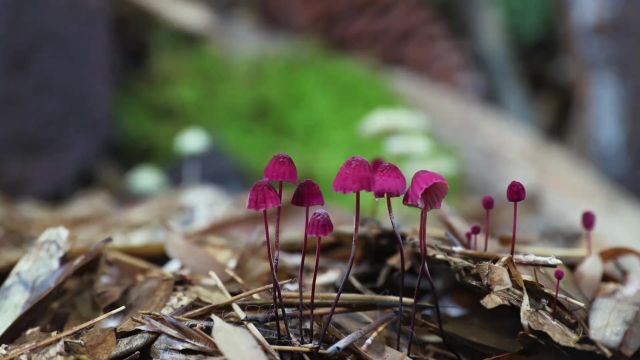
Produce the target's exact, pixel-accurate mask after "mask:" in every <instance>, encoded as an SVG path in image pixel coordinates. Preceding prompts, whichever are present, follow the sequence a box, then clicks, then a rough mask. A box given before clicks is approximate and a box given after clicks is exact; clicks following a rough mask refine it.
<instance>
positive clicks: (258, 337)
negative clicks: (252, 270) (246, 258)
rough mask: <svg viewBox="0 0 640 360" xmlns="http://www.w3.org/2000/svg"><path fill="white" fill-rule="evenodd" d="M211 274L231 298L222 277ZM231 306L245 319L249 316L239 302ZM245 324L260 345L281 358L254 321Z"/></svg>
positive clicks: (219, 286) (274, 356)
mask: <svg viewBox="0 0 640 360" xmlns="http://www.w3.org/2000/svg"><path fill="white" fill-rule="evenodd" d="M209 276H211V277H212V278H213V279H214V280H215V281H216V285H217V286H218V288H219V289H220V291H222V293H223V294H224V296H226V297H228V298H229V299H231V294H229V290H227V288H226V287H225V286H224V283H223V282H222V280H220V278H219V277H218V274H216V273H215V272H213V271H209ZM231 307H232V308H233V311H234V312H235V313H236V315H238V317H239V318H240V319H244V318H245V317H247V314H246V313H245V312H244V311H242V309H241V308H240V306H238V304H236V303H232V304H231ZM244 326H245V327H246V328H247V330H249V332H250V333H251V335H253V337H255V338H256V340H258V342H259V343H260V345H262V347H263V348H264V349H265V350H266V351H267V352H268V353H269V355H271V356H272V357H273V358H274V359H280V356H279V355H278V353H277V352H275V351H274V350H273V349H272V348H271V345H269V343H268V342H267V339H265V338H264V337H263V336H262V334H261V333H260V331H259V330H258V328H257V327H256V326H255V325H253V324H252V323H245V325H244Z"/></svg>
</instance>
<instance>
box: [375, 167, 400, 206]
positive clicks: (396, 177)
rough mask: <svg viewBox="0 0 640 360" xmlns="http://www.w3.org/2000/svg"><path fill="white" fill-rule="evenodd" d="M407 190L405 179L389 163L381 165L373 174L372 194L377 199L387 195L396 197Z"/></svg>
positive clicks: (396, 168)
mask: <svg viewBox="0 0 640 360" xmlns="http://www.w3.org/2000/svg"><path fill="white" fill-rule="evenodd" d="M406 189H407V179H406V178H405V177H404V175H403V174H402V171H400V169H399V168H398V167H397V166H395V165H394V164H391V163H387V162H385V163H382V164H380V165H379V166H378V169H377V170H376V171H374V173H373V194H374V196H375V197H377V198H381V197H384V196H385V195H389V196H391V197H397V196H400V195H402V194H404V192H405V191H406Z"/></svg>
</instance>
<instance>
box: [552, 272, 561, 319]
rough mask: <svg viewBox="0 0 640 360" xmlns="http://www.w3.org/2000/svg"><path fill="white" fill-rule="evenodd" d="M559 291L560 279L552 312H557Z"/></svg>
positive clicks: (557, 283)
mask: <svg viewBox="0 0 640 360" xmlns="http://www.w3.org/2000/svg"><path fill="white" fill-rule="evenodd" d="M558 292H560V280H557V282H556V296H555V297H554V298H553V312H552V314H555V313H556V306H557V305H558Z"/></svg>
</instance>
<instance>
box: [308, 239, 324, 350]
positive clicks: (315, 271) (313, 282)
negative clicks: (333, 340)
mask: <svg viewBox="0 0 640 360" xmlns="http://www.w3.org/2000/svg"><path fill="white" fill-rule="evenodd" d="M321 241H322V237H320V236H318V240H317V242H316V265H315V267H314V268H313V279H312V280H311V304H310V306H311V308H310V309H309V311H310V315H311V332H310V335H309V336H311V342H313V323H314V321H313V306H314V305H313V304H314V299H315V296H316V277H317V276H318V265H319V264H320V248H321V246H322V243H321Z"/></svg>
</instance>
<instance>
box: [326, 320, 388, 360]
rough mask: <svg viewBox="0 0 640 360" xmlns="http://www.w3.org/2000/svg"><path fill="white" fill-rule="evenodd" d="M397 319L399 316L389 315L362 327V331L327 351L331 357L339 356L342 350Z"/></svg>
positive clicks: (352, 334)
mask: <svg viewBox="0 0 640 360" xmlns="http://www.w3.org/2000/svg"><path fill="white" fill-rule="evenodd" d="M396 317H397V314H395V313H389V314H387V315H385V316H383V317H381V318H379V319H377V320H376V321H374V322H372V323H370V324H368V325H366V326H364V327H361V328H360V329H358V330H356V331H354V332H352V333H351V334H349V335H347V336H346V337H345V338H343V339H342V340H340V341H338V342H337V343H335V344H333V345H331V347H330V348H329V349H327V352H328V353H329V354H331V355H335V354H338V353H340V352H342V350H344V349H345V348H347V347H348V346H349V345H351V344H353V343H354V342H356V341H358V340H359V339H360V338H362V337H364V336H365V335H367V334H368V333H370V332H372V331H374V330H376V329H377V328H379V327H380V326H382V325H384V324H386V323H389V322H391V321H393V320H395V318H396Z"/></svg>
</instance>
